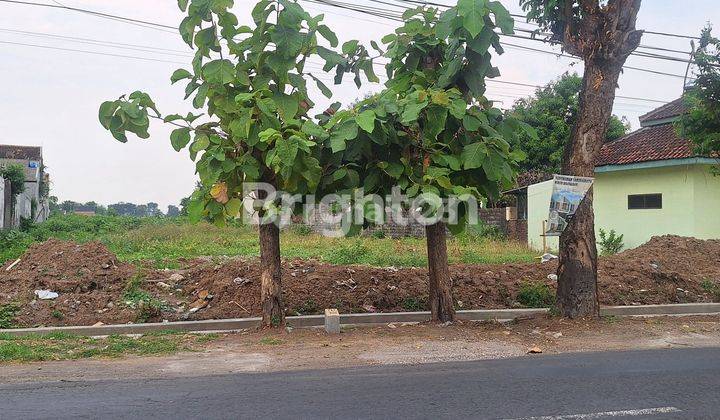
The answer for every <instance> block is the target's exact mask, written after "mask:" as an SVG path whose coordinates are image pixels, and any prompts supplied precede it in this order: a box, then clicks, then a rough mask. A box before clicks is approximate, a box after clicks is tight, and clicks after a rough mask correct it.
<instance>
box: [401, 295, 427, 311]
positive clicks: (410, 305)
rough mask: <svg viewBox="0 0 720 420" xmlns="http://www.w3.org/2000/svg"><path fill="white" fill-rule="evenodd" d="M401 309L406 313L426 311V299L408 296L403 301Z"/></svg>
mask: <svg viewBox="0 0 720 420" xmlns="http://www.w3.org/2000/svg"><path fill="white" fill-rule="evenodd" d="M402 307H403V309H405V310H406V311H408V312H420V311H426V310H427V308H428V302H427V299H424V298H419V297H413V296H410V297H406V298H405V299H403V301H402Z"/></svg>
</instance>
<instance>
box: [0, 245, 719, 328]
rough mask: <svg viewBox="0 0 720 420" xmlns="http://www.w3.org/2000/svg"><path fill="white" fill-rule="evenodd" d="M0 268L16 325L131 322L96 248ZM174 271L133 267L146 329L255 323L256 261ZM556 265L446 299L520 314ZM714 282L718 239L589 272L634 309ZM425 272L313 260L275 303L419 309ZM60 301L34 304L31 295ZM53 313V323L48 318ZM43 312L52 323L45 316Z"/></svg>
mask: <svg viewBox="0 0 720 420" xmlns="http://www.w3.org/2000/svg"><path fill="white" fill-rule="evenodd" d="M9 265H10V262H8V263H7V264H6V265H5V267H4V268H2V269H0V304H3V303H8V302H17V303H20V304H21V305H22V312H21V313H20V314H19V315H18V317H17V319H16V324H18V325H22V326H35V325H92V324H94V323H96V322H103V323H124V322H133V321H136V320H137V319H138V317H139V316H138V315H139V313H138V311H139V310H138V309H131V308H130V307H129V306H128V305H127V303H126V302H123V292H124V290H125V287H126V284H127V282H128V280H129V279H131V278H132V277H133V276H135V275H136V274H137V269H136V268H135V266H133V265H131V264H126V263H121V262H118V261H117V259H116V258H115V256H114V255H113V254H112V253H111V252H110V251H109V250H108V249H107V248H106V247H105V246H104V245H102V244H100V243H96V242H91V243H87V244H82V245H80V244H76V243H73V242H63V241H58V240H50V241H47V242H45V243H42V244H36V245H34V246H32V247H31V248H30V249H29V250H28V251H27V253H26V254H25V255H24V256H23V257H22V258H21V261H20V263H18V264H17V265H16V266H15V267H13V268H12V269H11V270H10V271H6V270H5V268H6V267H8V266H9ZM181 267H182V268H180V269H177V270H155V269H152V268H150V266H149V265H147V266H145V267H144V268H142V269H141V270H142V275H143V278H144V279H145V280H144V283H143V285H142V288H143V289H144V290H146V291H148V292H150V294H152V295H153V296H154V297H155V298H157V299H159V300H160V301H162V302H164V303H163V309H162V311H161V312H158V313H154V314H152V315H151V316H150V317H149V318H146V319H145V320H147V321H161V320H167V321H176V320H182V319H213V318H236V317H247V316H259V315H260V311H261V303H260V267H259V264H258V261H257V260H256V259H243V258H225V259H218V258H196V259H192V260H183V261H181ZM556 269H557V263H556V262H550V263H546V264H541V263H539V262H538V263H530V264H525V263H522V264H497V265H453V266H452V267H451V274H452V278H453V280H454V287H453V296H454V297H455V299H456V303H457V307H458V308H460V309H491V308H492V309H494V308H509V307H520V306H521V305H520V304H519V303H518V298H517V295H518V291H519V290H520V288H521V287H522V285H523V284H525V283H538V282H539V283H543V284H546V285H547V286H549V287H550V288H551V290H552V291H553V293H554V288H555V281H553V280H550V279H549V278H548V275H549V274H552V273H555V271H556ZM707 280H710V281H714V282H718V281H720V241H716V240H710V241H703V240H697V239H693V238H684V237H678V236H662V237H655V238H653V239H652V240H650V241H649V242H648V243H647V244H645V245H642V246H641V247H639V248H636V249H633V250H629V251H625V252H623V253H621V254H618V255H615V256H611V257H603V258H601V259H600V264H599V287H600V302H601V304H603V305H638V304H662V303H685V302H709V301H712V300H713V299H714V298H715V297H714V295H713V293H712V292H710V291H709V290H706V288H704V287H703V282H704V281H707ZM427 285H428V276H427V271H426V270H425V269H420V268H395V267H385V268H378V267H366V266H333V265H329V264H325V263H322V262H319V261H314V260H293V261H284V262H283V293H284V295H283V300H284V302H285V306H286V308H287V314H288V315H298V314H303V315H306V314H315V313H322V311H323V310H324V309H325V308H329V307H334V308H338V309H339V310H340V311H341V312H343V313H349V312H395V311H420V310H426V309H427V289H428V286H427ZM36 289H47V290H52V291H55V292H58V293H59V294H60V296H59V297H58V298H57V299H55V300H52V301H40V300H38V299H36V298H34V290H36ZM57 313H61V314H62V315H63V316H62V318H60V317H58V316H57ZM53 314H54V315H55V316H53Z"/></svg>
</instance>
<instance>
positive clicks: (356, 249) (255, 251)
mask: <svg viewBox="0 0 720 420" xmlns="http://www.w3.org/2000/svg"><path fill="white" fill-rule="evenodd" d="M50 237H53V238H58V239H64V240H75V241H78V242H87V241H91V240H98V241H101V242H103V243H104V244H105V245H107V246H108V248H109V249H110V250H111V251H112V252H113V253H115V254H116V255H117V256H118V258H119V259H120V260H121V261H127V262H138V261H150V262H152V263H153V265H154V266H155V267H157V268H166V267H167V268H177V267H178V260H179V259H180V258H193V257H200V256H245V257H255V256H258V255H259V254H260V248H259V244H258V233H257V230H256V229H254V228H253V227H248V226H228V227H224V228H219V227H216V226H213V225H210V224H207V223H199V224H191V223H189V222H187V221H186V220H184V219H182V218H180V219H155V218H143V219H140V218H132V217H117V216H92V217H87V216H75V215H58V216H54V217H52V218H50V219H49V220H48V221H46V222H45V223H42V224H39V225H37V226H36V227H34V228H33V229H32V230H31V231H30V232H29V233H28V234H22V235H20V236H19V237H18V238H15V239H12V241H11V243H9V244H7V246H6V247H0V249H2V251H0V263H3V262H4V261H7V260H10V259H13V258H17V257H18V256H20V255H21V254H22V253H23V252H24V251H25V250H26V249H27V247H28V246H29V245H30V244H32V243H33V242H36V241H42V240H46V239H48V238H50ZM281 243H282V256H283V258H302V259H309V258H315V259H320V260H322V261H325V262H328V263H332V264H363V265H371V266H379V267H387V266H391V265H392V266H396V267H423V266H425V265H427V253H426V249H425V247H426V245H425V238H400V239H392V238H386V237H380V235H378V237H374V236H368V237H359V238H326V237H323V236H321V235H318V234H315V233H311V232H309V231H308V230H307V229H305V228H297V227H296V228H292V229H287V230H284V231H283V232H282V233H281ZM6 248H7V249H6ZM534 257H535V252H533V251H531V250H530V249H528V248H527V247H526V246H525V245H524V244H520V243H517V242H512V241H506V240H503V239H500V238H496V237H494V236H492V235H478V234H475V233H472V232H470V233H466V234H463V235H460V236H458V237H451V238H449V239H448V258H449V260H450V263H451V264H456V263H466V264H480V263H482V264H500V263H511V262H532V261H533V258H534Z"/></svg>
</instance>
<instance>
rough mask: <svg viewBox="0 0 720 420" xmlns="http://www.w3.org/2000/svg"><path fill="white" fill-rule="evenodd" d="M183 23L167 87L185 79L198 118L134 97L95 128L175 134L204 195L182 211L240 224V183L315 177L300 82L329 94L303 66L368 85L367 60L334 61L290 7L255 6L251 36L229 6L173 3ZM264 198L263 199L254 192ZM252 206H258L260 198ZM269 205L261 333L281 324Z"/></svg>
mask: <svg viewBox="0 0 720 420" xmlns="http://www.w3.org/2000/svg"><path fill="white" fill-rule="evenodd" d="M178 4H179V7H180V9H181V10H182V11H183V12H186V13H187V16H186V17H185V18H184V19H183V21H182V22H181V23H180V26H179V31H180V34H181V36H182V38H183V40H184V41H185V42H186V43H187V44H188V45H189V46H190V47H191V48H193V49H194V50H195V57H194V58H193V60H192V66H191V68H190V69H178V70H176V71H175V72H174V73H173V74H172V77H171V82H172V83H177V82H180V81H182V80H187V85H186V89H185V93H186V95H185V99H189V98H191V97H192V104H193V106H194V107H195V108H196V109H202V110H204V112H205V114H206V115H203V114H194V113H188V114H186V115H180V114H170V115H163V114H161V113H160V111H158V109H157V107H156V105H155V103H154V102H153V100H152V99H151V97H150V96H149V95H148V94H146V93H144V92H140V91H137V92H133V93H132V94H130V95H128V96H122V97H120V98H119V99H117V100H114V101H108V102H105V103H103V104H102V105H101V107H100V122H101V124H102V125H103V127H105V128H106V129H108V130H109V131H110V133H111V134H112V135H113V137H114V138H115V139H117V140H119V141H121V142H125V141H127V136H126V133H127V132H130V133H133V134H135V135H137V136H138V137H140V138H148V137H149V134H148V131H147V130H148V126H149V119H150V118H154V119H159V120H162V121H163V122H165V123H167V124H172V125H175V126H177V128H176V129H175V130H174V131H173V132H172V134H171V136H170V142H171V144H172V147H173V148H174V149H175V150H176V151H178V152H179V151H181V150H183V149H185V148H188V149H189V154H190V158H191V159H192V160H193V161H195V163H196V171H197V173H198V175H199V177H200V181H201V184H202V188H200V189H198V190H196V191H195V193H194V194H193V197H192V200H191V202H190V203H189V204H188V206H187V209H188V213H189V216H190V217H191V219H194V220H199V219H201V218H207V219H210V220H212V221H213V222H214V223H216V224H217V225H221V226H222V225H224V224H225V223H226V220H227V219H228V218H235V217H237V216H238V215H239V213H240V211H241V207H242V200H243V198H244V197H246V196H247V195H248V194H249V193H252V192H253V191H243V190H242V189H243V183H248V182H263V183H267V184H270V185H272V186H273V187H274V188H276V189H278V190H282V191H284V192H287V193H290V194H307V193H312V192H314V191H315V189H316V187H317V185H318V183H319V182H320V179H321V178H322V176H323V167H322V166H321V164H320V163H321V162H320V161H319V157H321V155H322V153H321V152H320V151H319V150H318V149H319V148H318V145H317V141H318V139H323V138H324V137H325V132H324V131H323V130H322V128H321V127H320V126H318V124H316V123H315V122H313V120H312V119H311V118H310V117H309V116H308V112H309V111H310V110H311V108H312V107H313V105H314V103H313V101H312V100H311V99H310V97H309V94H308V87H307V82H308V81H309V80H313V81H314V82H315V83H316V84H317V86H318V88H319V89H320V90H321V91H322V93H323V94H324V95H325V96H328V97H330V96H331V91H330V90H329V89H328V87H327V86H326V85H325V84H324V83H323V82H322V81H321V80H320V79H319V78H318V77H317V76H315V75H313V74H312V73H311V72H310V71H309V70H307V68H306V67H307V65H308V64H309V63H310V61H309V60H311V59H317V60H321V61H322V62H324V68H323V70H324V71H325V72H327V71H331V70H334V71H335V74H336V76H335V82H336V83H340V82H341V81H342V79H343V75H344V74H345V73H347V72H352V73H354V74H355V81H356V83H358V84H359V83H360V75H361V72H365V74H366V76H367V77H368V78H370V79H371V80H376V76H375V75H374V73H373V72H372V61H371V60H370V59H369V57H368V53H367V51H366V50H365V49H364V47H362V46H360V45H359V44H358V43H357V42H356V41H354V42H348V43H345V44H344V45H343V46H342V53H340V52H336V51H334V50H333V49H330V48H326V47H323V46H322V45H320V44H319V43H318V38H319V37H321V38H324V39H325V41H326V43H327V44H329V45H330V47H332V48H335V47H337V45H338V39H337V37H336V35H335V34H334V33H333V32H332V31H331V30H330V28H328V27H327V26H325V25H323V24H322V23H321V22H322V16H311V15H310V14H308V13H307V12H306V11H305V10H304V9H303V8H302V7H301V6H300V5H299V4H298V3H296V2H293V1H290V0H276V1H275V0H273V1H270V0H262V1H259V2H258V3H257V4H256V5H255V7H254V8H253V10H252V19H253V22H254V27H252V28H251V27H248V26H241V25H239V23H238V19H237V17H236V15H234V14H233V13H232V12H231V10H230V9H231V8H232V6H233V0H191V1H190V0H179V1H178ZM256 193H257V194H260V195H262V192H261V191H260V192H258V191H256ZM257 198H266V197H264V196H260V197H257ZM272 207H273V206H272V205H267V206H265V207H263V208H260V209H257V210H258V213H259V216H260V218H261V219H264V220H265V221H267V222H269V223H261V224H260V227H259V241H260V260H261V268H262V273H261V280H262V284H261V293H262V318H263V319H262V324H263V325H264V326H279V325H282V324H284V308H283V304H282V295H281V265H280V235H279V227H278V225H277V224H275V223H272V222H270V220H268V217H269V215H270V214H272V213H273V212H272Z"/></svg>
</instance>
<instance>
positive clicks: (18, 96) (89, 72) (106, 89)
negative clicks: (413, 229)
mask: <svg viewBox="0 0 720 420" xmlns="http://www.w3.org/2000/svg"><path fill="white" fill-rule="evenodd" d="M30 1H36V2H41V3H48V4H53V3H54V2H53V1H52V0H30ZM58 1H60V2H61V3H62V4H64V5H66V6H69V7H78V8H85V9H91V10H93V11H98V12H103V13H108V14H114V15H120V16H125V17H131V18H135V19H140V20H146V21H152V22H157V23H162V24H166V25H177V23H178V22H179V21H180V19H181V18H182V15H181V13H180V11H179V10H178V9H177V6H176V1H175V0H92V1H90V0H84V1H83V0H58ZM436 1H437V0H436ZM440 1H442V2H444V3H447V4H450V2H451V0H440ZM348 2H352V3H356V4H367V5H373V6H376V7H377V6H379V7H387V6H382V5H379V4H377V3H372V2H370V1H369V0H352V1H351V0H348ZM254 3H255V2H254V1H251V0H235V7H234V11H235V13H236V14H237V15H238V17H239V18H240V20H241V21H245V23H249V22H250V21H251V19H250V16H249V15H250V10H251V9H252V6H253V4H254ZM301 3H302V5H303V6H304V7H305V8H306V10H308V11H310V12H311V13H313V14H321V13H324V14H325V21H326V23H327V24H328V25H329V26H331V28H333V29H334V30H335V31H336V32H337V33H338V36H339V38H340V39H341V41H342V40H348V39H360V40H362V41H365V42H366V43H368V42H369V41H370V40H371V39H375V40H379V39H380V38H381V37H382V36H383V35H385V34H387V33H390V32H392V31H393V28H394V27H395V25H396V22H392V21H388V20H382V19H380V18H376V17H373V16H367V15H363V14H359V13H356V12H352V11H348V10H340V9H337V8H333V7H330V6H326V5H322V6H321V5H317V4H315V3H308V2H304V1H303V2H301ZM502 3H504V4H505V6H506V7H508V8H510V9H511V11H513V12H515V13H520V9H519V7H518V6H517V1H516V0H515V1H508V0H502ZM706 22H715V23H717V22H720V8H718V7H717V0H690V1H684V2H679V1H677V0H645V1H644V2H643V5H642V8H641V11H640V16H639V24H638V28H642V29H647V30H654V31H663V32H673V33H681V34H692V35H695V34H697V33H699V30H700V28H701V27H703V26H704V25H705V24H706ZM519 27H522V28H529V26H528V25H527V24H520V25H519ZM17 31H26V33H20V32H17ZM27 32H33V33H32V34H31V33H27ZM38 34H43V35H48V34H49V35H55V36H60V37H79V38H86V39H90V40H96V41H102V42H104V43H105V42H116V43H124V44H135V45H138V46H149V47H152V48H154V49H163V50H153V51H147V50H145V49H143V50H142V51H138V50H130V49H121V48H112V47H109V46H107V45H99V44H97V43H88V42H87V41H86V42H84V43H81V42H75V41H71V40H68V39H62V38H60V37H48V36H40V35H38ZM504 41H506V42H509V43H514V44H519V45H526V46H530V47H534V48H542V49H550V47H549V46H547V45H545V44H542V43H539V42H533V41H524V40H517V39H510V38H505V39H504ZM17 43H20V44H32V45H34V46H28V45H17ZM642 43H643V45H648V46H656V47H662V48H671V49H677V50H684V51H687V50H689V48H690V46H689V40H685V39H677V38H669V37H663V36H657V35H650V34H646V35H645V36H644V38H643V41H642ZM40 47H52V48H64V49H73V50H83V51H90V52H96V53H98V52H99V53H104V54H116V55H125V56H135V57H142V58H149V59H152V60H163V61H168V62H157V61H146V60H140V59H134V58H123V57H113V56H106V55H97V54H89V53H82V52H76V51H61V50H57V49H48V48H40ZM188 54H190V51H189V49H188V48H187V46H186V45H185V44H184V43H183V42H182V41H181V40H180V38H179V36H178V35H177V34H176V33H174V32H173V31H171V30H167V31H166V30H157V29H149V28H146V27H140V26H136V25H130V24H127V23H121V22H117V21H113V20H108V19H101V18H98V17H96V16H92V15H88V14H83V13H77V12H73V11H68V10H62V9H51V8H45V7H38V6H28V5H18V4H10V3H6V2H0V76H2V78H1V79H2V84H1V85H0V144H19V145H39V146H42V147H43V150H44V157H45V162H46V165H47V166H48V168H49V172H50V173H51V176H52V194H53V195H56V196H58V197H59V199H60V200H61V201H62V200H74V201H79V202H86V201H90V200H94V201H97V202H99V203H102V204H110V203H115V202H119V201H127V202H134V203H147V202H150V201H154V202H157V203H159V204H160V206H161V208H166V206H167V205H168V204H177V203H178V202H179V200H180V199H181V198H182V197H184V196H186V195H188V194H189V193H190V192H191V190H192V188H193V185H194V182H195V179H196V177H195V175H194V164H193V163H192V162H191V161H190V159H189V158H188V155H187V153H186V152H181V153H176V152H175V151H174V150H172V148H171V147H170V143H169V133H170V127H164V126H162V125H161V124H153V125H152V126H151V129H150V133H151V138H150V139H148V140H141V139H137V138H131V140H130V142H129V143H127V144H121V143H118V142H116V141H115V140H113V139H112V137H111V136H110V135H109V133H107V132H106V131H104V130H103V129H102V127H101V126H100V125H99V123H98V121H97V109H98V106H99V104H100V103H101V102H102V101H104V100H108V99H114V98H117V97H118V96H120V95H121V94H123V93H129V92H132V91H133V90H137V89H139V90H144V91H146V92H148V93H150V94H151V95H152V96H153V97H154V99H155V100H156V102H157V104H158V107H159V108H160V111H161V112H163V113H175V112H187V111H189V110H191V107H190V106H189V105H188V104H185V103H183V101H182V98H183V87H182V86H181V85H182V84H178V86H174V87H173V86H170V83H169V76H170V74H171V73H172V72H173V70H174V69H176V68H178V67H181V66H182V64H183V63H187V62H189V60H190V59H189V58H188ZM571 62H572V60H568V59H566V58H557V57H555V56H552V55H547V54H540V53H535V52H529V51H524V50H520V49H516V48H512V47H508V48H507V49H506V53H505V54H504V55H503V56H501V57H498V58H496V59H495V64H496V65H497V66H498V67H499V68H500V72H501V74H502V76H501V77H500V80H506V81H513V82H521V83H529V84H536V85H540V84H544V83H547V82H548V81H550V80H552V79H554V78H557V77H558V76H559V75H561V74H562V73H563V72H565V71H568V70H570V71H577V72H579V73H581V72H582V66H581V65H574V66H572V65H571ZM627 65H629V66H636V67H643V68H650V69H653V70H657V71H662V72H667V73H674V74H683V73H684V71H685V65H684V64H683V63H679V62H669V61H660V60H655V59H649V58H643V57H631V58H630V59H629V60H628V63H627ZM328 78H329V76H328ZM489 85H490V88H489V91H488V95H487V96H488V97H489V98H490V99H494V100H501V101H503V103H502V106H504V107H507V106H509V105H511V104H512V102H513V101H514V100H515V99H517V98H519V97H521V96H525V95H528V94H531V93H532V91H533V89H532V88H528V87H519V86H508V85H500V84H496V83H491V84H489ZM380 88H381V87H380V86H378V85H366V86H363V88H362V89H360V90H358V89H356V88H355V86H354V84H352V83H349V84H345V85H342V86H340V87H336V89H335V92H336V96H335V97H334V98H333V99H334V100H337V101H340V102H343V103H345V104H347V103H349V102H351V101H353V100H354V99H355V98H357V97H361V96H363V95H364V94H365V93H367V92H372V91H375V90H379V89H380ZM681 92H682V79H681V78H676V77H668V76H662V75H654V74H649V73H643V72H638V71H635V70H626V71H625V73H624V74H623V75H622V76H621V78H620V87H619V91H618V95H623V96H631V97H641V98H647V99H656V100H662V101H669V100H673V99H675V98H677V97H678V96H679V95H680V93H681ZM316 98H317V100H316V102H318V106H322V105H325V104H327V103H328V102H327V101H324V100H323V98H322V97H321V95H316ZM657 105H659V104H654V103H651V102H643V101H635V100H629V99H618V100H617V101H616V106H615V114H617V115H620V116H627V118H628V119H629V120H630V122H631V123H632V124H633V127H637V125H638V121H637V117H638V116H639V115H641V114H643V113H645V112H647V111H649V110H651V109H652V108H653V107H655V106H657Z"/></svg>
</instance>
